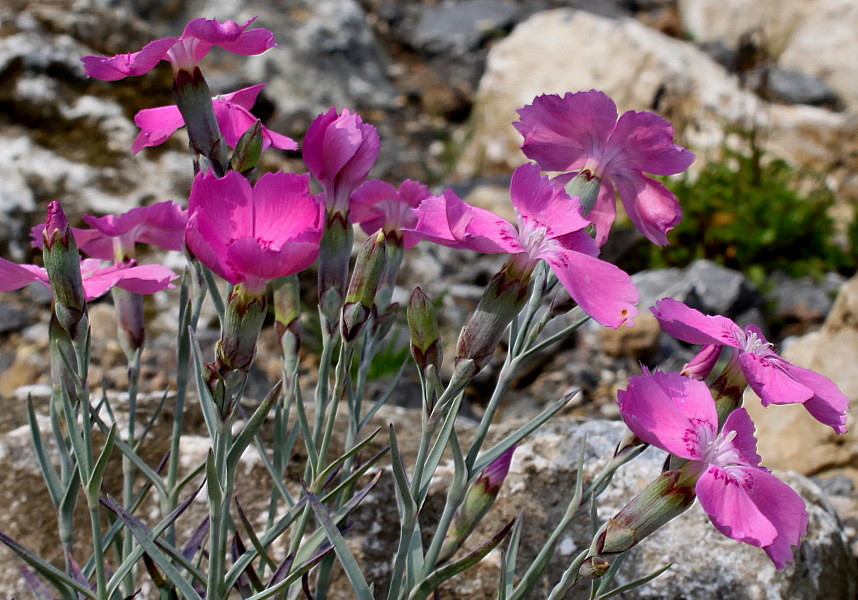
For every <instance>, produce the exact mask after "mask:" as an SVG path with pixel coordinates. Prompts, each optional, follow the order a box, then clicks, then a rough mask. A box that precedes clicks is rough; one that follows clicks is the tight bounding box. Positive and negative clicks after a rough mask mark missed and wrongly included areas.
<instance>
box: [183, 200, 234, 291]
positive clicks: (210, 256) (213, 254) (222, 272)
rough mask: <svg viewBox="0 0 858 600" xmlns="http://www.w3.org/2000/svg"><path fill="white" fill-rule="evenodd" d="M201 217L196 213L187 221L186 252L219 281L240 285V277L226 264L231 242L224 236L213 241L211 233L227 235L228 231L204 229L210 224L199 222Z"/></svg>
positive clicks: (200, 212)
mask: <svg viewBox="0 0 858 600" xmlns="http://www.w3.org/2000/svg"><path fill="white" fill-rule="evenodd" d="M201 215H202V211H198V212H196V213H194V214H192V215H191V217H190V219H188V226H187V228H186V229H185V244H186V245H187V246H188V250H190V252H191V254H192V255H194V256H195V257H196V258H197V259H198V260H199V261H200V262H201V263H202V264H204V265H205V266H207V267H208V268H209V269H211V270H212V271H213V272H214V273H216V274H217V275H218V276H219V277H220V278H221V279H224V280H226V281H228V282H230V283H231V284H233V285H235V284H238V283H241V280H242V277H241V275H240V274H239V273H237V272H236V271H235V270H234V269H233V268H232V267H231V266H230V265H229V264H227V262H226V255H227V251H228V250H229V244H230V242H231V241H232V240H230V239H229V236H228V235H227V236H225V237H226V239H223V238H222V239H219V240H214V239H213V238H214V235H213V234H212V233H211V231H212V229H214V230H215V231H220V232H222V233H226V234H228V233H229V232H228V230H224V229H219V230H218V228H210V227H206V224H209V225H210V222H209V221H204V222H201V220H202V217H201Z"/></svg>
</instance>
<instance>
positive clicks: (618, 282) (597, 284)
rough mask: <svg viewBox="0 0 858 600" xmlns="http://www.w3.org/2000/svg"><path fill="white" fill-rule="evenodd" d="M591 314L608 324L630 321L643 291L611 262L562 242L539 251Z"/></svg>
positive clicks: (629, 323)
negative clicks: (551, 247)
mask: <svg viewBox="0 0 858 600" xmlns="http://www.w3.org/2000/svg"><path fill="white" fill-rule="evenodd" d="M539 258H542V259H543V260H545V261H546V262H547V263H548V264H550V265H551V267H552V270H553V271H554V274H555V275H557V278H558V279H559V280H560V283H562V284H563V287H565V288H566V290H567V291H568V292H569V295H570V296H572V299H573V300H575V302H577V303H578V304H579V305H580V306H581V308H582V309H583V310H584V312H586V313H587V314H588V315H590V316H591V317H593V318H594V319H595V320H596V321H598V322H599V323H601V324H602V325H604V326H606V327H611V328H614V329H616V328H617V327H620V326H621V325H629V326H630V325H631V324H632V320H633V319H634V318H635V316H636V315H637V314H638V310H637V308H636V305H637V302H638V299H639V297H640V294H639V293H638V290H637V288H636V287H635V285H634V283H632V279H631V277H629V275H628V274H627V273H626V272H625V271H623V270H622V269H620V268H619V267H617V266H615V265H612V264H611V263H608V262H605V261H603V260H599V259H598V258H595V257H593V256H588V255H586V254H582V253H580V252H575V251H572V250H568V249H566V248H564V247H562V246H560V245H559V244H557V245H556V246H555V247H554V249H552V250H546V251H544V252H541V253H540V254H539Z"/></svg>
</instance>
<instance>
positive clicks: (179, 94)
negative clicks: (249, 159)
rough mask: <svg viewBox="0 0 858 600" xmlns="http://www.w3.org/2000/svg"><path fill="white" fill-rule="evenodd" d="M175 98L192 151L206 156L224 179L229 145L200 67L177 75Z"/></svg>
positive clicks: (180, 71) (216, 172) (174, 87)
mask: <svg viewBox="0 0 858 600" xmlns="http://www.w3.org/2000/svg"><path fill="white" fill-rule="evenodd" d="M173 98H174V100H175V101H176V106H177V107H178V108H179V112H181V113H182V118H183V119H184V120H185V128H186V130H187V132H188V138H189V139H190V144H191V149H192V150H193V151H194V152H196V153H197V154H200V155H202V156H205V157H206V158H207V159H208V160H209V161H210V163H211V166H212V169H213V170H214V172H215V174H216V175H217V176H218V177H223V175H224V174H225V173H226V168H227V165H228V163H229V161H228V159H227V151H226V144H225V143H224V141H223V136H222V135H221V132H220V126H219V125H218V122H217V119H216V118H215V114H214V108H213V107H212V94H211V91H210V90H209V86H208V84H207V83H206V80H205V78H204V77H203V74H202V71H200V69H199V67H194V70H193V72H188V71H186V70H184V69H182V70H179V71H178V72H176V73H174V79H173Z"/></svg>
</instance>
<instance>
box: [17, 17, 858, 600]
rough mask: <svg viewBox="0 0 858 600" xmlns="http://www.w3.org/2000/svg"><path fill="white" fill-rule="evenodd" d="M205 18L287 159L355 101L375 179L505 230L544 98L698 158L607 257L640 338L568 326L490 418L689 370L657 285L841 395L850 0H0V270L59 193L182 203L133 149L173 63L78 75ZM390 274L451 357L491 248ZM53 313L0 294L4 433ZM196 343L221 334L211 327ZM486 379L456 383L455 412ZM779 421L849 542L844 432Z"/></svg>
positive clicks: (277, 157)
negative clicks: (374, 145) (441, 193)
mask: <svg viewBox="0 0 858 600" xmlns="http://www.w3.org/2000/svg"><path fill="white" fill-rule="evenodd" d="M199 16H204V17H208V18H218V19H227V18H229V19H233V20H236V21H239V22H243V21H244V20H246V19H249V18H251V17H253V16H258V20H257V22H256V26H259V27H264V28H266V29H270V30H271V31H273V33H274V35H275V38H276V40H277V42H278V47H276V48H274V49H272V50H270V51H269V52H267V53H266V54H265V55H262V56H255V57H243V56H236V55H233V54H229V53H227V52H223V51H221V50H219V49H217V48H215V49H213V50H212V52H211V53H210V54H209V55H208V56H207V57H206V59H205V60H204V61H203V63H202V65H201V67H202V69H203V73H204V74H205V76H206V79H207V80H208V82H209V86H210V87H211V89H212V92H213V93H214V94H221V93H226V92H231V91H234V90H237V89H239V88H242V87H246V86H248V85H252V84H256V83H266V84H267V87H266V88H265V90H264V91H263V92H262V94H261V96H260V98H259V100H258V102H257V104H256V106H255V108H254V113H255V114H256V115H257V116H258V117H259V118H261V119H263V121H264V123H265V125H266V126H267V127H269V128H271V129H273V130H275V131H278V132H280V133H283V134H286V135H289V136H291V137H293V138H294V139H295V140H296V141H298V142H299V144H300V142H301V140H302V138H303V136H304V133H305V131H306V128H307V126H308V125H309V123H310V122H311V121H312V119H313V118H314V117H315V116H316V115H317V114H319V113H320V112H323V111H325V110H327V109H328V108H329V107H330V106H332V105H335V106H337V107H339V108H343V107H348V108H351V109H355V110H357V111H358V112H360V114H361V115H362V117H363V118H364V120H366V121H368V122H370V123H372V124H373V125H375V126H376V127H378V129H379V132H380V134H381V139H382V147H381V156H380V157H379V161H378V163H377V165H376V167H375V169H374V171H373V173H372V176H373V177H374V178H379V179H386V180H388V181H391V182H392V183H394V185H398V184H399V182H401V181H402V180H403V179H405V178H411V179H417V180H420V181H422V182H424V183H426V184H428V185H430V186H431V187H432V188H433V189H434V190H440V189H441V188H443V187H453V188H454V189H455V190H456V191H457V192H458V193H459V194H460V195H461V196H462V197H463V198H465V199H466V200H467V201H468V202H471V203H473V204H477V205H479V206H482V207H483V208H487V209H490V210H493V211H495V212H497V213H499V214H501V215H504V216H507V217H509V216H510V212H511V207H510V205H509V199H508V194H507V189H508V182H509V176H510V173H511V172H512V169H513V168H515V167H516V166H518V165H520V164H522V163H523V162H524V161H525V157H524V155H523V154H522V153H521V151H520V150H519V144H520V143H521V139H520V136H519V134H518V133H517V132H516V131H515V129H514V128H513V127H512V126H511V123H512V121H514V120H516V118H517V114H516V112H515V111H516V109H517V108H520V107H521V106H523V105H525V104H527V103H529V102H531V101H532V99H533V98H534V97H535V96H536V95H539V94H543V93H560V94H563V93H565V92H574V91H579V90H588V89H591V88H596V89H600V90H602V91H604V92H606V93H607V94H608V95H609V96H611V97H612V98H613V99H614V100H615V102H616V103H617V105H618V107H619V109H620V111H625V110H648V111H654V112H657V113H659V114H661V115H662V116H664V117H665V118H667V119H669V120H670V121H671V122H672V123H673V124H674V127H675V129H676V134H677V140H678V143H680V144H681V145H683V146H686V147H688V148H690V149H692V150H693V151H694V152H695V153H696V155H697V161H696V162H695V164H694V165H693V166H692V168H691V170H690V172H689V173H688V174H686V175H682V176H677V177H672V178H670V179H669V180H666V181H665V183H666V184H667V185H668V187H670V188H671V189H672V190H673V191H674V193H675V194H676V195H677V197H678V199H679V201H680V204H681V205H682V206H683V210H684V220H683V222H682V224H681V225H680V226H679V227H677V229H676V230H674V231H673V232H672V233H671V234H670V235H669V238H670V239H671V242H672V245H671V246H669V247H667V248H665V249H659V248H656V247H654V246H653V245H652V244H650V243H649V242H647V241H646V240H644V239H642V238H641V236H640V235H639V234H637V232H636V231H635V230H634V229H633V228H631V227H630V225H629V224H628V222H626V223H625V224H624V223H623V222H622V221H620V222H619V223H618V224H616V225H615V229H614V232H613V233H612V238H611V240H610V242H609V244H608V245H607V246H606V247H605V249H604V257H605V258H607V259H609V260H612V261H615V262H617V263H618V264H619V265H620V266H621V267H623V268H624V269H626V270H627V271H629V272H630V273H633V274H635V281H636V283H637V284H638V286H639V287H640V289H641V293H642V302H641V313H642V314H641V317H640V318H639V320H638V324H637V326H636V327H635V328H634V329H629V330H626V331H619V332H611V331H599V330H598V329H596V328H593V329H585V330H583V331H581V332H580V333H579V334H578V335H577V336H575V337H574V338H573V339H569V340H567V341H565V342H563V343H562V344H558V345H557V346H556V347H554V348H552V349H551V351H550V352H547V353H546V354H545V355H544V356H542V357H539V358H538V359H537V360H535V361H534V362H533V364H532V365H529V366H528V369H526V372H525V373H524V374H523V376H522V377H521V378H520V380H519V381H518V382H517V383H516V385H515V386H514V388H513V389H512V390H511V391H510V393H509V400H508V402H507V406H505V409H504V410H505V418H514V417H516V416H526V415H528V414H533V411H534V410H537V409H539V408H541V407H543V406H544V405H545V404H546V403H549V402H553V401H554V400H555V399H557V398H559V397H561V396H562V395H564V394H567V393H569V392H571V391H574V390H578V389H581V390H582V391H583V392H584V393H583V395H582V396H581V399H580V401H578V402H577V403H576V404H574V405H571V406H570V407H569V409H568V411H567V413H568V414H570V415H586V416H600V417H609V418H616V416H617V414H616V408H615V406H614V403H613V398H614V396H615V391H616V388H617V387H618V386H624V384H625V381H626V379H627V377H628V376H629V375H631V374H634V373H637V372H639V371H640V365H641V364H646V365H648V366H652V367H656V366H663V367H666V368H667V367H669V368H678V367H681V365H682V364H683V363H684V362H685V361H686V360H687V359H688V358H689V357H690V356H691V355H692V349H690V348H688V347H686V346H683V345H680V344H679V343H677V342H675V341H674V340H671V339H668V338H667V336H665V335H663V334H661V333H660V332H659V330H658V326H657V324H656V323H655V321H654V319H652V318H651V317H650V316H649V315H648V314H647V311H646V308H647V307H648V306H650V305H651V304H652V303H653V302H654V301H655V300H656V299H658V298H660V297H662V296H663V295H667V294H669V295H672V296H673V297H675V298H677V299H680V300H683V301H685V302H686V303H688V304H690V305H692V306H694V307H696V308H699V309H700V310H703V311H705V312H709V313H715V312H717V313H720V314H724V315H726V316H729V317H731V318H733V319H735V320H737V321H738V322H740V323H742V324H747V323H751V322H754V323H757V324H759V325H760V326H761V327H762V328H763V330H764V331H765V332H766V333H767V335H769V339H770V340H772V341H775V342H776V343H777V344H778V349H779V350H782V351H783V353H784V354H785V356H787V358H789V359H790V360H793V361H794V362H796V363H797V364H801V365H802V366H805V367H809V368H813V369H816V370H819V371H820V372H822V373H824V374H825V375H827V376H828V377H830V378H832V379H834V380H835V382H836V383H837V384H838V385H839V386H840V387H841V388H842V389H843V390H844V392H845V393H846V394H847V395H848V396H849V397H850V398H852V399H854V398H856V397H858V374H856V371H858V369H855V365H856V364H858V283H856V282H854V281H853V282H851V283H847V282H848V279H849V278H850V277H851V276H852V275H853V274H854V272H855V265H856V248H858V226H856V221H855V219H854V218H853V217H854V213H855V210H854V209H855V206H856V202H858V135H856V134H858V0H570V1H561V0H444V1H441V0H253V1H251V0H229V1H226V0H113V1H111V0H3V1H2V2H0V256H2V257H4V258H7V259H10V260H14V261H18V262H38V261H39V257H38V256H37V255H36V254H34V253H33V250H32V249H31V248H30V244H29V229H30V227H31V226H33V225H35V224H37V223H40V222H42V221H43V220H44V211H45V207H46V205H47V203H48V202H49V201H51V200H61V201H62V203H63V207H64V209H65V211H66V213H67V214H68V215H69V218H70V220H71V221H72V222H73V224H75V225H80V223H81V222H80V216H81V215H83V214H97V215H100V214H106V213H118V212H123V211H125V210H128V209H130V208H133V207H135V206H139V205H142V204H150V203H153V202H157V201H160V200H165V199H174V200H176V201H178V202H184V201H185V200H186V197H187V193H188V189H189V186H190V181H191V178H192V176H193V173H192V168H191V162H190V160H189V158H188V154H187V137H186V136H185V135H184V132H182V131H180V132H179V133H177V134H176V135H175V136H174V137H173V138H172V139H171V140H170V141H169V142H167V143H166V144H164V145H162V146H159V147H157V148H148V149H145V150H143V151H142V152H141V153H140V154H138V155H136V156H135V155H133V154H132V153H131V151H130V147H131V142H132V140H133V139H134V137H135V136H136V134H137V129H136V127H135V125H134V123H133V116H134V114H135V113H136V112H137V111H138V110H140V109H142V108H149V107H153V106H161V105H165V104H170V103H172V99H171V95H170V86H171V81H172V77H171V71H170V68H169V67H168V66H167V65H166V64H162V65H161V66H159V67H158V68H157V69H155V70H154V71H153V72H151V73H149V74H148V75H146V76H143V77H138V78H129V79H126V80H123V81H119V82H113V83H109V82H103V81H98V80H92V79H87V78H86V76H85V75H84V72H83V68H82V66H81V63H80V60H79V59H80V57H81V56H85V55H92V54H95V55H112V54H115V53H119V52H129V51H136V50H138V49H140V48H141V47H142V46H143V45H144V44H145V43H146V42H148V41H150V40H152V39H156V38H160V37H168V36H177V35H179V33H180V32H181V30H182V28H183V27H184V25H185V24H186V23H187V22H188V21H189V20H190V19H192V18H195V17H199ZM266 154H267V156H266V158H265V163H264V167H265V168H266V169H272V170H273V169H278V168H283V169H288V170H297V171H299V172H304V171H305V169H304V167H303V165H302V163H301V162H300V154H299V153H298V152H280V151H277V150H269V152H267V153H266ZM424 246H426V247H424ZM156 258H157V256H156ZM174 260H175V259H174ZM406 260H407V261H409V262H408V267H407V268H406V270H405V273H404V275H405V278H404V280H403V281H402V289H401V290H400V293H399V296H398V297H397V298H395V299H398V300H400V301H402V300H403V299H404V298H407V294H408V293H409V292H410V290H411V289H412V288H413V286H414V285H417V284H420V285H423V286H425V289H426V291H427V292H428V293H429V294H430V296H431V297H433V298H435V299H436V300H437V302H438V303H439V305H440V306H441V308H442V313H441V319H442V322H443V324H444V325H446V326H447V327H448V329H449V331H448V337H449V338H450V344H453V343H454V341H455V332H456V331H457V330H458V328H459V327H460V326H461V323H462V321H463V320H464V318H465V316H466V315H467V314H468V313H469V310H470V309H471V308H472V307H473V306H474V305H475V303H476V301H477V300H478V299H479V296H480V294H481V292H482V287H481V286H482V285H484V284H485V283H486V282H487V281H488V279H489V278H490V277H491V276H492V274H493V273H494V272H495V270H496V269H497V268H498V266H499V265H500V262H501V261H500V259H499V257H477V256H476V255H472V254H467V255H466V254H464V253H461V252H456V253H454V252H452V251H450V250H449V249H446V248H437V247H431V248H430V247H428V244H421V245H419V246H418V247H417V248H416V249H415V250H414V252H413V253H412V254H411V255H410V256H408V257H407V258H406ZM180 265H181V261H180V260H178V261H176V262H175V264H174V265H173V266H175V267H176V268H180ZM838 293H839V294H840V298H841V299H840V300H839V301H838V305H837V306H834V302H835V298H836V297H837V295H838ZM48 306H49V296H48V295H47V293H46V292H44V291H43V290H41V289H38V288H34V287H31V288H28V289H27V290H25V291H24V292H22V293H15V294H13V293H9V294H2V295H0V407H2V408H0V434H5V433H6V432H11V431H13V430H15V428H16V427H19V426H21V425H23V424H24V423H25V422H26V419H25V416H24V410H23V404H22V402H23V399H25V398H26V397H27V395H28V394H32V395H34V397H38V396H39V394H40V393H41V394H44V393H45V384H46V383H47V381H48V379H47V378H48V365H47V363H46V360H45V356H46V341H47V333H46V332H47V329H46V328H47V314H48V313H47V307H48ZM175 306H176V304H175V297H174V296H170V295H165V294H159V295H156V296H155V297H154V298H151V299H148V300H147V309H148V312H149V317H150V329H149V336H150V338H149V339H150V341H149V345H148V349H147V353H146V354H145V355H144V367H143V368H144V372H143V373H144V382H145V386H146V389H147V390H149V391H154V390H160V389H164V388H165V387H168V386H169V385H170V381H171V379H170V378H171V377H172V371H173V370H174V368H175V358H174V355H173V350H172V345H173V343H174V335H175V325H176V317H175V314H174V313H175ZM832 307H834V308H832ZM92 310H93V312H94V313H95V315H96V316H95V318H93V319H92V320H93V327H94V328H95V329H96V331H95V333H94V345H95V348H94V351H93V355H94V356H95V357H97V359H98V360H99V364H96V365H94V367H93V370H92V373H91V375H92V377H91V379H92V380H93V381H101V382H103V383H104V385H105V387H106V388H109V389H122V385H123V383H124V381H126V376H125V368H126V367H125V361H124V356H123V354H122V352H121V350H120V348H119V346H118V344H117V343H116V342H115V341H113V340H115V339H116V338H115V321H114V320H113V316H112V314H113V313H112V307H111V306H110V302H109V299H107V300H105V301H102V302H99V303H97V304H95V305H93V307H92ZM200 338H201V340H202V342H203V343H213V342H214V340H215V339H216V338H217V327H216V321H215V320H214V318H213V317H212V319H211V321H210V322H209V323H208V324H206V323H204V324H203V325H202V327H201V330H200ZM305 343H306V346H307V348H309V349H312V345H313V340H312V338H311V337H308V338H307V339H306V341H305ZM262 344H263V350H262V351H261V352H260V358H259V362H258V368H257V369H256V370H255V377H256V383H255V385H256V386H257V387H256V389H257V390H265V389H267V388H268V387H270V385H271V382H272V381H274V380H275V379H276V378H277V377H278V373H279V366H278V361H277V351H276V339H274V336H273V333H272V332H271V331H270V328H269V329H268V330H266V332H264V335H263V340H262ZM266 344H268V345H267V346H266ZM406 351H407V348H406V347H405V346H403V345H402V344H401V343H399V344H398V345H397V343H394V344H392V346H391V348H390V349H389V352H387V353H386V354H383V360H382V361H381V362H380V364H379V367H378V373H376V374H374V375H373V376H374V377H378V378H380V379H381V378H384V377H389V376H390V375H391V374H392V373H391V372H390V366H389V365H391V364H396V365H398V362H397V361H396V360H395V359H397V358H401V357H402V356H404V352H406ZM452 355H453V350H452V348H450V349H449V351H448V352H447V356H452ZM384 361H387V363H386V364H387V366H385V364H383V363H384ZM307 369H309V370H312V355H311V356H310V358H309V359H308V364H307ZM394 371H395V369H394ZM491 376H492V373H491V369H487V372H486V373H485V374H484V375H483V380H482V383H481V381H480V380H478V381H477V382H476V383H475V385H474V386H473V388H472V389H471V390H469V397H470V400H471V402H470V405H469V408H468V410H471V411H473V413H476V414H478V413H479V412H480V410H481V394H483V393H484V392H485V390H486V389H488V388H487V387H485V386H486V385H487V383H486V382H487V381H488V380H489V379H490V378H491ZM481 385H482V386H484V387H481ZM40 386H41V387H40ZM402 389H403V392H402V393H401V394H400V396H401V397H398V398H394V401H395V402H397V403H399V404H402V405H406V406H407V405H408V404H409V403H413V398H414V397H415V394H414V389H413V388H409V387H408V386H407V385H406V386H402ZM144 391H146V390H144ZM771 412H772V411H769V412H766V413H762V412H761V414H758V415H754V418H755V420H757V423H758V429H759V430H767V429H768V431H770V432H773V434H772V435H769V436H768V438H766V439H768V440H769V441H767V442H765V443H763V444H762V445H761V453H762V454H763V456H764V458H766V459H767V460H768V462H767V464H768V465H769V466H772V467H788V468H792V469H796V470H798V471H800V472H802V473H804V474H807V475H814V476H819V481H820V482H822V483H824V484H825V485H827V486H829V487H828V488H826V489H828V491H829V494H830V495H831V496H832V497H833V498H835V500H836V499H837V498H840V500H837V502H841V505H838V507H839V508H838V510H839V512H840V514H841V518H842V519H843V522H844V523H846V527H847V529H848V532H849V535H850V536H851V537H850V541H851V543H852V545H853V548H854V547H856V541H855V540H856V531H855V526H856V524H858V501H857V500H856V494H855V491H854V490H855V482H856V481H858V470H856V467H855V465H858V436H856V435H855V434H849V435H848V436H844V437H841V438H838V439H834V438H833V436H832V435H831V433H830V431H826V430H825V428H823V427H817V426H816V424H815V423H807V422H806V421H808V420H807V419H806V417H805V416H804V415H802V414H800V413H789V411H787V410H782V411H779V412H778V413H777V415H775V416H772V415H771ZM790 414H794V415H795V418H793V417H791V416H789V415H790ZM850 424H851V425H852V429H854V423H853V422H852V421H851V420H850ZM787 433H788V435H787ZM797 438H801V439H802V443H801V444H800V445H799V444H795V443H794V442H795V440H796V439H797ZM2 447H3V446H2V444H0V449H2ZM2 456H3V453H2V452H0V457H2ZM37 483H38V481H37ZM0 496H2V494H0ZM6 505H7V504H6V499H5V498H3V497H0V506H6ZM2 528H3V527H0V529H2ZM0 556H2V554H0ZM0 595H2V594H0Z"/></svg>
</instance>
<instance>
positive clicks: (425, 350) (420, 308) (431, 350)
mask: <svg viewBox="0 0 858 600" xmlns="http://www.w3.org/2000/svg"><path fill="white" fill-rule="evenodd" d="M406 317H407V319H408V330H409V331H410V332H411V356H413V357H414V362H416V363H417V367H418V368H419V369H420V370H421V371H422V370H423V369H424V368H426V366H427V365H433V366H434V367H435V369H440V368H441V361H442V359H443V351H442V348H441V332H440V330H439V328H438V315H437V314H436V311H435V305H434V304H432V301H431V300H430V299H429V296H427V295H426V294H425V293H424V292H423V290H422V289H420V288H419V287H416V288H414V291H413V292H412V293H411V298H409V299H408V310H407V311H406Z"/></svg>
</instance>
